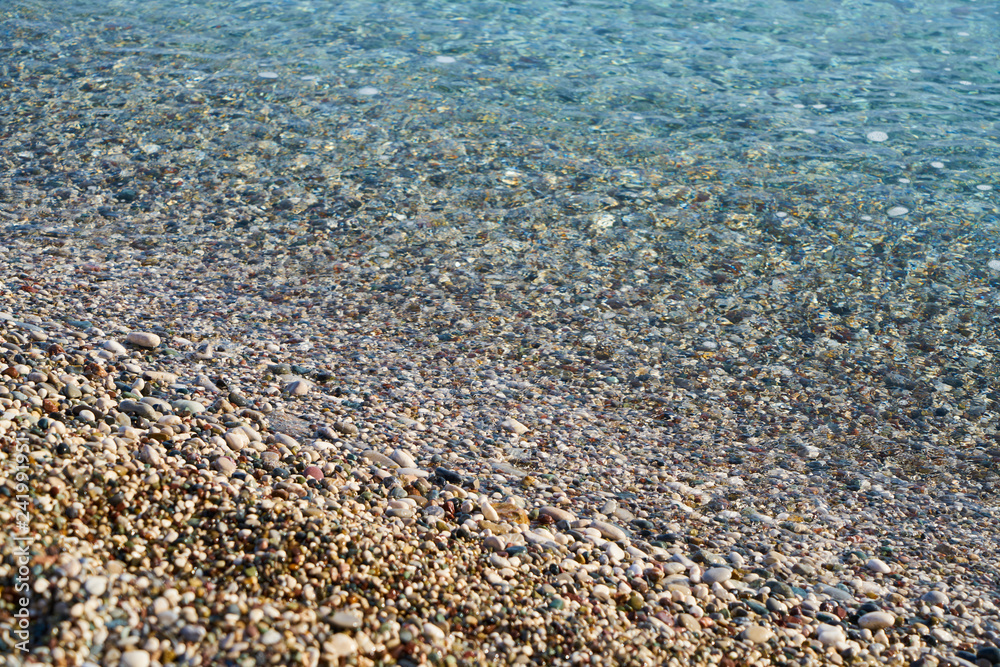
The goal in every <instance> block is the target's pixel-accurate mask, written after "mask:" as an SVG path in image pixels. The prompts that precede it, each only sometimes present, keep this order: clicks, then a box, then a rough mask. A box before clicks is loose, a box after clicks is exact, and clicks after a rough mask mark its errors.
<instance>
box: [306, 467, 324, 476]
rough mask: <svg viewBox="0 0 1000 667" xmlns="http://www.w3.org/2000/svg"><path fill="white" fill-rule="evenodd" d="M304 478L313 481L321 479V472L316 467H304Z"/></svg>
mask: <svg viewBox="0 0 1000 667" xmlns="http://www.w3.org/2000/svg"><path fill="white" fill-rule="evenodd" d="M306 477H312V478H313V479H323V471H322V470H320V469H319V468H318V467H316V466H306Z"/></svg>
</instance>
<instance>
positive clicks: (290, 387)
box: [285, 380, 313, 396]
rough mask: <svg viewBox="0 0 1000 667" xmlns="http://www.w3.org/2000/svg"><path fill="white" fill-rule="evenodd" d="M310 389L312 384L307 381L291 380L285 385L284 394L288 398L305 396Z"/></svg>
mask: <svg viewBox="0 0 1000 667" xmlns="http://www.w3.org/2000/svg"><path fill="white" fill-rule="evenodd" d="M312 387H313V383H312V382H310V381H309V380H293V381H291V382H289V383H288V384H287V385H285V393H286V394H288V395H289V396H305V395H306V394H308V393H309V390H310V389H312Z"/></svg>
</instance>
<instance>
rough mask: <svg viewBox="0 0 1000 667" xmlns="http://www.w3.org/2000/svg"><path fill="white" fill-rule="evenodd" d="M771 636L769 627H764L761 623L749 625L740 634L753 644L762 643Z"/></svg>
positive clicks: (772, 634)
mask: <svg viewBox="0 0 1000 667" xmlns="http://www.w3.org/2000/svg"><path fill="white" fill-rule="evenodd" d="M773 636H774V633H773V632H771V630H770V628H765V627H764V626H763V625H751V626H750V627H748V628H746V629H745V630H744V631H743V633H742V634H741V637H742V638H743V639H745V640H747V641H748V642H751V643H753V644H763V643H764V642H766V641H767V640H768V639H770V638H771V637H773Z"/></svg>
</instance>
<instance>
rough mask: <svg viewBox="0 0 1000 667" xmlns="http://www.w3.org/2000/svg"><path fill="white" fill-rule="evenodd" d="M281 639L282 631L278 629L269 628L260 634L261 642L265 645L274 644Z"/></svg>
mask: <svg viewBox="0 0 1000 667" xmlns="http://www.w3.org/2000/svg"><path fill="white" fill-rule="evenodd" d="M280 641H281V633H280V632H278V631H277V630H273V629H272V630H268V631H267V632H265V633H264V634H262V635H261V636H260V643H261V644H263V645H264V646H272V645H274V644H277V643H278V642H280Z"/></svg>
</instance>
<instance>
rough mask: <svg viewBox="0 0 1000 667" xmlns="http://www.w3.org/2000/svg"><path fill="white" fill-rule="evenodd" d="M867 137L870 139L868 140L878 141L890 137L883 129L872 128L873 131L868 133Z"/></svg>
mask: <svg viewBox="0 0 1000 667" xmlns="http://www.w3.org/2000/svg"><path fill="white" fill-rule="evenodd" d="M865 137H866V138H867V139H868V141H874V142H876V143H878V142H881V141H887V140H888V139H889V135H888V134H886V133H885V132H883V131H882V130H872V131H871V132H869V133H868V134H866V135H865Z"/></svg>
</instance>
